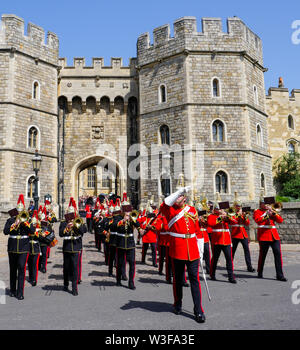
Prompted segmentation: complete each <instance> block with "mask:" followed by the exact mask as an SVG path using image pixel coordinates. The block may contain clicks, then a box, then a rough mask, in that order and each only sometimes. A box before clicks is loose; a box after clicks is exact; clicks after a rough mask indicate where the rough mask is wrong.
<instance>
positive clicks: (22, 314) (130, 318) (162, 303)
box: [0, 234, 300, 331]
mask: <svg viewBox="0 0 300 350" xmlns="http://www.w3.org/2000/svg"><path fill="white" fill-rule="evenodd" d="M61 247H62V241H61V239H59V244H58V245H57V246H56V247H55V248H52V250H51V256H50V259H49V261H48V271H47V273H46V274H42V273H39V280H38V285H37V286H36V287H32V286H31V285H30V284H29V283H28V282H26V284H25V299H24V300H23V301H18V300H17V299H15V298H10V297H9V296H8V295H6V297H5V302H6V303H5V304H0V310H1V311H0V329H2V330H6V329H19V330H23V329H31V330H48V329H62V330H73V329H78V330H92V329H95V330H96V329H101V330H133V329H135V330H176V329H177V330H190V331H193V330H199V329H203V330H242V329H247V330H248V329H252V330H259V329H265V330H272V329H290V330H294V329H297V330H299V329H300V318H299V314H300V313H299V312H300V304H295V303H293V302H292V295H293V293H295V294H294V301H296V302H297V301H298V299H299V302H300V293H298V294H296V293H297V291H296V290H295V289H292V283H293V282H294V281H296V280H299V284H297V286H298V288H299V289H300V246H299V245H283V246H282V253H283V264H284V270H285V274H286V276H287V277H288V282H286V283H284V282H279V281H277V280H275V268H274V262H273V255H272V252H271V251H270V252H269V254H268V256H267V259H266V267H265V272H264V277H265V278H264V279H262V280H260V279H257V278H256V273H249V272H247V271H246V265H245V262H244V257H243V251H242V247H241V246H239V247H238V250H237V253H236V258H235V261H234V267H235V274H236V278H237V281H238V283H237V285H232V284H230V283H228V282H227V275H226V269H225V260H224V258H223V256H221V259H220V262H219V267H218V270H217V279H218V280H217V281H211V280H209V279H208V285H209V288H210V293H211V296H212V301H209V300H208V298H207V294H206V290H205V287H204V283H203V282H202V283H201V286H202V297H203V308H204V311H205V313H206V317H207V321H206V323H205V324H198V323H196V322H195V321H194V318H193V314H192V311H193V303H192V298H191V293H190V288H184V299H183V311H184V312H183V314H182V315H180V316H176V315H174V314H173V313H172V303H173V296H172V287H171V286H170V285H169V284H167V283H166V282H165V276H160V275H158V272H157V268H154V267H152V266H151V263H150V252H148V256H147V265H142V264H141V263H140V261H141V246H138V248H137V251H136V260H137V264H136V276H135V284H136V287H137V289H136V290H134V291H132V290H130V289H128V288H127V282H123V285H124V286H123V287H116V285H115V278H111V277H108V274H107V266H105V264H104V255H103V253H102V252H97V251H96V249H95V247H94V240H93V235H91V234H86V235H85V236H84V253H83V278H82V279H83V282H82V284H80V285H79V295H78V296H73V295H71V294H70V293H67V292H64V291H63V277H62V258H63V257H62V250H61ZM250 249H251V255H252V260H253V265H254V267H255V268H256V267H257V258H258V245H257V244H256V243H251V245H250ZM0 280H2V281H3V282H4V283H5V285H6V286H8V285H9V269H8V261H7V258H6V257H4V258H3V257H2V258H0ZM294 283H295V284H296V282H294ZM1 300H3V297H2V299H1Z"/></svg>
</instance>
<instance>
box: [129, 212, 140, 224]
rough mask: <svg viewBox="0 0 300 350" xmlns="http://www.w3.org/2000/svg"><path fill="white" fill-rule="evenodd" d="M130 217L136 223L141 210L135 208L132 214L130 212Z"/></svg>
mask: <svg viewBox="0 0 300 350" xmlns="http://www.w3.org/2000/svg"><path fill="white" fill-rule="evenodd" d="M129 217H130V219H131V220H132V221H133V222H134V223H136V220H137V218H138V217H139V212H138V211H137V210H133V211H132V212H131V213H130V214H129Z"/></svg>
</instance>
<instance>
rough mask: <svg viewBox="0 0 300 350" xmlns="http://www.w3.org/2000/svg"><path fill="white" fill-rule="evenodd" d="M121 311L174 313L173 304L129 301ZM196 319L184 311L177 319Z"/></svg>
mask: <svg viewBox="0 0 300 350" xmlns="http://www.w3.org/2000/svg"><path fill="white" fill-rule="evenodd" d="M120 309H121V310H131V309H143V310H147V311H151V312H170V313H173V306H172V304H168V303H163V302H160V301H138V300H129V301H128V303H127V304H125V305H123V306H121V307H120ZM182 316H183V317H188V318H194V315H192V314H191V313H189V312H187V311H184V310H182V314H181V315H178V316H176V317H182Z"/></svg>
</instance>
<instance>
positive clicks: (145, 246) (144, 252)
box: [142, 243, 157, 265]
mask: <svg viewBox="0 0 300 350" xmlns="http://www.w3.org/2000/svg"><path fill="white" fill-rule="evenodd" d="M149 245H150V247H151V257H152V264H153V265H156V264H157V257H156V243H143V248H142V262H145V261H146V255H147V251H148V247H149Z"/></svg>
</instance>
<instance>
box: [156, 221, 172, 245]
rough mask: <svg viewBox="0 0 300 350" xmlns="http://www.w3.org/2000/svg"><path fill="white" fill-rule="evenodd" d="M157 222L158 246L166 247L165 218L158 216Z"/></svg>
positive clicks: (167, 239) (167, 243)
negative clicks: (158, 223)
mask: <svg viewBox="0 0 300 350" xmlns="http://www.w3.org/2000/svg"><path fill="white" fill-rule="evenodd" d="M158 220H159V221H160V228H159V230H158V245H163V246H166V247H168V246H169V245H170V243H169V234H168V232H169V228H168V222H167V219H166V217H165V216H159V217H158Z"/></svg>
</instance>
